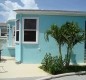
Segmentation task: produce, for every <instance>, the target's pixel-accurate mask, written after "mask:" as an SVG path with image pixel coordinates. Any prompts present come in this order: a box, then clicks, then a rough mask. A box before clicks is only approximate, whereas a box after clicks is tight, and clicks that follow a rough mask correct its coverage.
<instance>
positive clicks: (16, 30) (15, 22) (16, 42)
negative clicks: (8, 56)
mask: <svg viewBox="0 0 86 80" xmlns="http://www.w3.org/2000/svg"><path fill="white" fill-rule="evenodd" d="M17 20H19V30H16V22H17ZM17 20H15V43H19V41H20V40H19V41H16V31H19V33H20V19H17ZM19 36H20V34H19Z"/></svg>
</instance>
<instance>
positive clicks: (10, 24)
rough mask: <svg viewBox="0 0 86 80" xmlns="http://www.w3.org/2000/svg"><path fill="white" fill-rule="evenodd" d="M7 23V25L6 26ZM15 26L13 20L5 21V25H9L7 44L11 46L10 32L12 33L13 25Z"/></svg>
mask: <svg viewBox="0 0 86 80" xmlns="http://www.w3.org/2000/svg"><path fill="white" fill-rule="evenodd" d="M8 25H9V26H8ZM14 26H15V20H9V21H7V27H9V33H8V38H7V39H8V46H12V39H13V36H12V33H13V29H12V28H13V27H14Z"/></svg>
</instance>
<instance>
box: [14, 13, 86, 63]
mask: <svg viewBox="0 0 86 80" xmlns="http://www.w3.org/2000/svg"><path fill="white" fill-rule="evenodd" d="M21 17H22V18H23V17H38V18H39V42H38V44H23V43H19V44H16V53H15V54H16V58H17V59H18V58H19V57H20V55H19V54H20V51H21V55H22V57H21V62H23V63H41V61H42V59H43V58H44V55H45V54H46V53H51V54H52V55H54V56H55V55H58V54H59V51H58V44H57V43H56V41H55V40H54V39H53V38H51V37H50V40H49V42H46V41H45V39H44V32H46V30H47V29H49V28H50V26H51V24H57V25H58V26H59V27H60V26H61V25H62V24H64V23H65V22H66V21H74V22H77V23H78V24H79V26H80V27H81V28H82V29H83V28H84V27H85V17H79V16H59V15H58V16H51V15H50V16H48V15H24V14H22V16H21ZM21 17H20V15H19V14H17V16H16V18H17V19H22V18H21ZM21 25H22V23H21ZM21 27H22V26H21ZM22 35H23V34H22V33H21V36H22ZM21 39H22V38H21ZM21 41H22V40H21ZM20 44H21V48H18V46H19V45H20ZM19 49H20V50H19ZM18 52H19V54H18ZM73 52H74V55H72V60H71V61H72V62H73V63H75V62H78V63H83V62H84V43H82V44H78V45H76V46H75V47H74V51H73ZM62 53H63V57H64V55H65V53H66V45H65V46H64V47H62ZM74 59H75V60H74Z"/></svg>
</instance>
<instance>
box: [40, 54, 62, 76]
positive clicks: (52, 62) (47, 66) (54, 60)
mask: <svg viewBox="0 0 86 80" xmlns="http://www.w3.org/2000/svg"><path fill="white" fill-rule="evenodd" d="M41 64H42V66H41V68H42V69H43V70H45V71H47V72H49V73H51V74H57V73H62V72H64V66H63V62H62V60H61V58H60V57H59V58H58V56H55V57H52V56H51V54H50V53H49V54H47V53H46V55H45V57H44V59H43V60H42V63H41Z"/></svg>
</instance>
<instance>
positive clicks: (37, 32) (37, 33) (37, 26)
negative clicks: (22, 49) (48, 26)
mask: <svg viewBox="0 0 86 80" xmlns="http://www.w3.org/2000/svg"><path fill="white" fill-rule="evenodd" d="M24 19H36V20H37V22H36V23H37V24H36V42H25V41H24ZM22 25H23V26H22V31H23V37H22V40H23V44H38V35H39V18H38V17H23V18H22Z"/></svg>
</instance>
